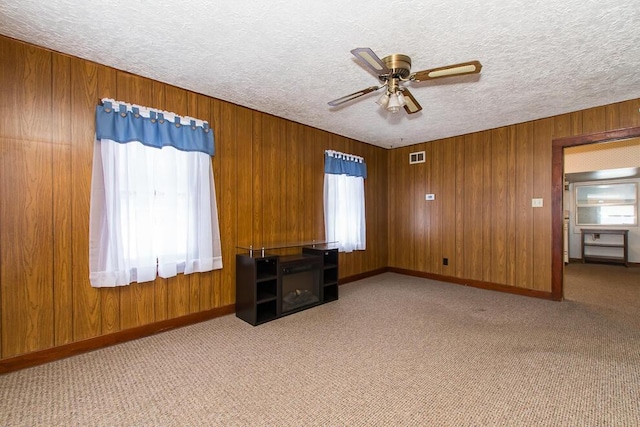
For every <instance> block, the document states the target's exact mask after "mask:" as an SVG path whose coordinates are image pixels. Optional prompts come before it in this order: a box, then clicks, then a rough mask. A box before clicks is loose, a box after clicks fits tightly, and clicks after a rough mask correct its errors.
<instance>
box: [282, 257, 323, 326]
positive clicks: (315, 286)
mask: <svg viewBox="0 0 640 427" xmlns="http://www.w3.org/2000/svg"><path fill="white" fill-rule="evenodd" d="M322 265H323V262H322V258H321V257H319V256H316V255H307V254H300V255H292V256H287V257H282V258H280V263H279V268H278V276H279V280H278V283H279V284H280V287H281V288H280V301H279V303H280V304H281V305H280V313H282V314H288V313H292V312H294V311H298V310H300V309H303V308H308V307H309V306H312V305H316V304H319V303H320V301H321V297H322V296H321V295H320V292H321V287H320V281H321V277H322V276H321V275H322Z"/></svg>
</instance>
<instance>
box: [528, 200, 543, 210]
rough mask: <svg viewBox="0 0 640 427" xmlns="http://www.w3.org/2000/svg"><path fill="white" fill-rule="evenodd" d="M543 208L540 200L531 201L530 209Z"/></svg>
mask: <svg viewBox="0 0 640 427" xmlns="http://www.w3.org/2000/svg"><path fill="white" fill-rule="evenodd" d="M542 206H543V203H542V199H531V207H532V208H541V207H542Z"/></svg>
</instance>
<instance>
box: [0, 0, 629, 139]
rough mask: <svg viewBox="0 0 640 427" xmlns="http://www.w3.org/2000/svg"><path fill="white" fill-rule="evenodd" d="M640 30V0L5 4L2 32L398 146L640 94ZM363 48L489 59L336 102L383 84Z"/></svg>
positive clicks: (429, 62) (432, 61)
mask: <svg viewBox="0 0 640 427" xmlns="http://www.w3.org/2000/svg"><path fill="white" fill-rule="evenodd" d="M639 29H640V6H639V4H638V0H601V1H595V0H562V1H560V0H539V1H531V0H527V1H522V0H517V1H506V0H485V1H477V0H469V1H466V0H440V1H432V0H419V1H408V0H404V1H402V0H384V1H382V0H366V1H365V0H347V1H345V0H327V1H315V2H310V1H296V0H270V1H262V0H245V1H243V0H235V1H231V0H226V1H217V2H212V1H208V0H185V1H182V2H169V1H166V0H154V1H151V0H126V1H123V0H114V1H104V0H103V1H93V0H89V1H83V2H78V1H72V0H47V1H42V0H38V1H32V0H2V2H1V3H0V33H1V34H4V35H7V36H10V37H13V38H16V39H19V40H24V41H27V42H30V43H33V44H36V45H39V46H43V47H47V48H50V49H53V50H56V51H59V52H64V53H67V54H70V55H73V56H77V57H80V58H85V59H88V60H91V61H95V62H98V63H101V64H105V65H109V66H112V67H115V68H117V69H120V70H125V71H129V72H132V73H135V74H138V75H141V76H146V77H150V78H152V79H156V80H159V81H162V82H166V83H170V84H173V85H176V86H180V87H182V88H185V89H189V90H193V91H195V92H199V93H203V94H206V95H210V96H212V97H215V98H218V99H222V100H226V101H231V102H233V103H236V104H239V105H243V106H246V107H250V108H253V109H256V110H259V111H263V112H266V113H270V114H273V115H276V116H280V117H284V118H287V119H290V120H294V121H296V122H299V123H303V124H306V125H310V126H313V127H316V128H319V129H324V130H327V131H330V132H334V133H337V134H340V135H344V136H347V137H349V138H353V139H356V140H359V141H363V142H367V143H370V144H374V145H379V146H382V147H387V148H389V147H398V146H403V145H409V144H414V143H418V142H424V141H431V140H435V139H439V138H444V137H449V136H454V135H461V134H465V133H469V132H475V131H479V130H484V129H491V128H495V127H499V126H503V125H508V124H513V123H520V122H524V121H528V120H533V119H538V118H542V117H549V116H552V115H556V114H561V113H566V112H570V111H576V110H580V109H584V108H589V107H593V106H598V105H604V104H609V103H613V102H618V101H624V100H628V99H633V98H640V36H639V33H638V32H639ZM356 47H370V48H371V49H373V50H374V51H375V52H376V53H377V54H378V55H379V56H380V57H383V56H386V55H388V54H392V53H403V54H406V55H409V56H410V57H411V58H412V61H413V66H412V71H420V70H423V69H428V68H435V67H439V66H443V65H450V64H455V63H459V62H466V61H470V60H474V59H477V60H479V61H480V62H481V63H482V65H483V69H482V73H481V74H479V75H471V76H459V77H452V78H447V79H440V80H436V81H433V82H422V83H410V84H408V86H407V87H408V88H410V89H411V92H412V94H413V95H414V96H415V98H416V99H417V100H418V102H420V104H421V105H422V107H423V110H422V111H421V112H419V113H417V114H413V115H410V116H409V115H406V114H405V113H404V112H401V113H399V114H396V115H392V114H391V113H388V112H386V111H383V110H381V109H380V108H379V107H378V106H377V105H376V104H375V100H376V99H377V97H378V96H379V93H377V92H374V93H371V94H368V95H365V96H363V97H361V98H359V99H358V100H355V101H353V102H350V103H348V104H346V106H341V107H339V108H331V107H329V106H328V105H327V102H328V101H330V100H332V99H335V98H338V97H340V96H343V95H347V94H349V93H352V92H355V91H357V90H360V89H364V88H366V87H369V86H373V85H376V84H378V80H377V79H376V78H375V77H374V76H373V75H371V74H370V73H369V72H367V71H366V70H365V69H364V68H363V67H362V66H361V65H360V64H359V63H358V62H357V61H356V59H355V57H354V56H352V55H351V54H350V53H349V52H350V50H351V49H353V48H356ZM124 101H126V100H124Z"/></svg>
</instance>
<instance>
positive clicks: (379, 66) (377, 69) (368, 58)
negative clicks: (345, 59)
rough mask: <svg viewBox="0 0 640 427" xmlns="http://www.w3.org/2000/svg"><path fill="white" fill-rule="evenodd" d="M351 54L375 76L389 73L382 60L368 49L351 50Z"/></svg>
mask: <svg viewBox="0 0 640 427" xmlns="http://www.w3.org/2000/svg"><path fill="white" fill-rule="evenodd" d="M351 53H352V54H353V55H354V56H355V57H356V58H358V59H359V60H360V62H362V63H363V64H364V65H366V66H367V67H369V69H370V71H373V73H374V74H375V75H376V76H379V75H380V74H389V73H391V70H390V69H389V68H387V66H386V64H385V63H384V62H382V59H380V58H379V57H378V55H376V54H375V53H374V52H373V51H372V50H371V49H369V48H368V47H359V48H357V49H353V50H352V51H351Z"/></svg>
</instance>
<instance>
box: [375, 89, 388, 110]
mask: <svg viewBox="0 0 640 427" xmlns="http://www.w3.org/2000/svg"><path fill="white" fill-rule="evenodd" d="M388 103H389V92H385V93H383V94H382V96H380V98H378V100H377V101H376V104H378V105H379V106H381V107H382V108H387V104H388Z"/></svg>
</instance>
